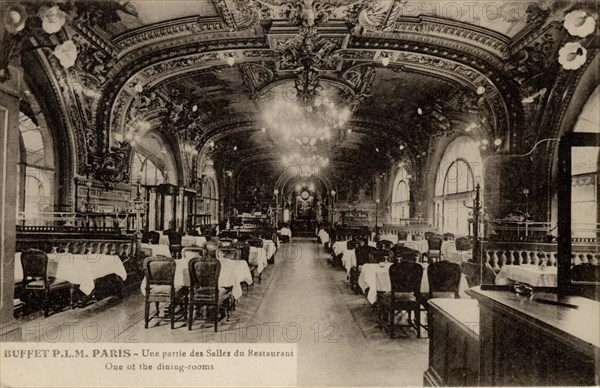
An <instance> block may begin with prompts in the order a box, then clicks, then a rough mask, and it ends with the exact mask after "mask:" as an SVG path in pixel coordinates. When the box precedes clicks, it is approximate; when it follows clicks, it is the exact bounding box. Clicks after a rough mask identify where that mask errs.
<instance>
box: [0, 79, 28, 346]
mask: <svg viewBox="0 0 600 388" xmlns="http://www.w3.org/2000/svg"><path fill="white" fill-rule="evenodd" d="M10 72H11V79H10V80H8V81H6V82H4V83H0V262H1V266H0V338H1V339H2V340H3V341H20V340H21V330H20V328H19V327H18V326H17V324H16V321H15V320H14V318H13V297H14V288H15V279H14V272H15V271H14V268H15V262H14V256H15V241H16V227H15V225H16V224H17V222H16V207H17V182H18V178H19V176H18V169H17V167H18V161H19V155H18V152H19V100H20V98H19V90H20V89H21V85H22V82H23V81H22V80H23V78H22V73H21V71H20V69H16V68H13V67H11V68H10Z"/></svg>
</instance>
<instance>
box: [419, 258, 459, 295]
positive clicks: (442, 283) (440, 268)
mask: <svg viewBox="0 0 600 388" xmlns="http://www.w3.org/2000/svg"><path fill="white" fill-rule="evenodd" d="M460 276H461V269H460V265H458V264H456V263H451V262H449V261H446V260H442V261H438V262H435V263H432V264H429V266H428V267H427V279H428V281H429V298H442V297H447V298H459V297H460V296H459V294H458V286H459V284H460Z"/></svg>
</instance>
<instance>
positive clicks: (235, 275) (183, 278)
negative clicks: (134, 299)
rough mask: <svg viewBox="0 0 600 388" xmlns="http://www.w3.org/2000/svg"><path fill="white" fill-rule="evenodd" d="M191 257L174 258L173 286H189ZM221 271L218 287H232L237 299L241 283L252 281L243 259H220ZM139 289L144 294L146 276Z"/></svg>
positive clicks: (240, 293)
mask: <svg viewBox="0 0 600 388" xmlns="http://www.w3.org/2000/svg"><path fill="white" fill-rule="evenodd" d="M190 260H192V257H188V258H181V259H178V260H175V264H176V267H175V281H174V283H175V288H176V289H180V288H182V287H189V286H190V273H189V269H188V264H189V262H190ZM220 261H221V273H220V275H219V287H220V288H227V287H232V290H231V293H232V295H233V296H234V297H235V298H236V299H239V298H240V297H241V296H242V295H243V291H242V286H241V283H244V282H245V283H247V284H248V285H251V284H252V283H253V279H252V273H251V272H250V268H249V267H248V263H246V262H245V261H244V260H229V259H221V260H220ZM140 289H141V291H142V294H143V295H146V278H144V280H143V281H142V284H141V285H140Z"/></svg>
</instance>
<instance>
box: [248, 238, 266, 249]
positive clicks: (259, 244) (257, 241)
mask: <svg viewBox="0 0 600 388" xmlns="http://www.w3.org/2000/svg"><path fill="white" fill-rule="evenodd" d="M246 243H248V244H249V245H250V246H251V247H255V248H262V247H263V246H264V243H263V240H261V239H259V238H251V239H248V240H246Z"/></svg>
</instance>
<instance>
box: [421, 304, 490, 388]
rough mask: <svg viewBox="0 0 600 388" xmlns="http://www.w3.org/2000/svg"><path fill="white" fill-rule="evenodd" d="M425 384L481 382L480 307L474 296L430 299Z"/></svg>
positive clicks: (470, 383) (471, 383) (468, 383)
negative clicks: (427, 362) (471, 297)
mask: <svg viewBox="0 0 600 388" xmlns="http://www.w3.org/2000/svg"><path fill="white" fill-rule="evenodd" d="M428 318H429V319H428V322H429V333H428V334H429V369H427V371H426V372H425V374H424V376H423V384H424V385H426V386H476V385H478V382H479V307H478V303H477V301H475V300H472V299H431V300H430V301H429V310H428Z"/></svg>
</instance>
